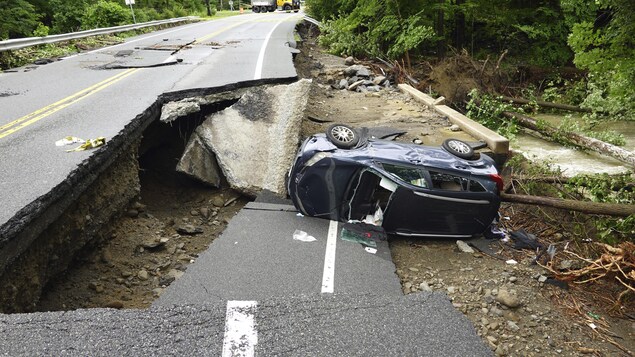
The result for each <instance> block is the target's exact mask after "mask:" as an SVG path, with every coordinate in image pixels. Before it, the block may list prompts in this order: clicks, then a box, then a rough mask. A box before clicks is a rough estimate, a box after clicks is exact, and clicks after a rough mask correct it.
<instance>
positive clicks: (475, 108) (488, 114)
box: [467, 89, 522, 139]
mask: <svg viewBox="0 0 635 357" xmlns="http://www.w3.org/2000/svg"><path fill="white" fill-rule="evenodd" d="M469 97H470V101H469V102H468V104H467V110H468V112H467V116H468V117H470V118H472V119H474V120H476V121H478V122H479V123H481V124H483V125H485V126H486V127H488V128H490V129H492V130H495V131H497V132H498V133H499V134H501V135H503V136H505V137H507V138H510V139H512V138H514V137H515V136H516V134H517V133H518V124H517V123H516V122H515V121H514V120H509V119H506V120H503V115H502V113H503V112H504V111H516V112H518V111H522V109H519V108H516V107H514V106H512V105H511V104H510V103H506V102H503V101H502V100H501V99H500V98H499V97H498V98H497V97H494V96H491V95H488V94H484V93H479V91H478V90H476V89H474V90H472V91H471V92H470V93H469Z"/></svg>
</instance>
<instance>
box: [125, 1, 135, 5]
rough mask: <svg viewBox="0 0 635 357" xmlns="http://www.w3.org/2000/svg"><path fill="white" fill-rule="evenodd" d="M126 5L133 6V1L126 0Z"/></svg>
mask: <svg viewBox="0 0 635 357" xmlns="http://www.w3.org/2000/svg"><path fill="white" fill-rule="evenodd" d="M126 5H134V0H126Z"/></svg>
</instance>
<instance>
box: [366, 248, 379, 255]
mask: <svg viewBox="0 0 635 357" xmlns="http://www.w3.org/2000/svg"><path fill="white" fill-rule="evenodd" d="M364 250H365V251H367V252H368V253H370V254H375V253H377V249H375V248H371V247H366V248H364Z"/></svg>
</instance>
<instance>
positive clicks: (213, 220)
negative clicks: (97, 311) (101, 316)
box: [0, 80, 288, 313]
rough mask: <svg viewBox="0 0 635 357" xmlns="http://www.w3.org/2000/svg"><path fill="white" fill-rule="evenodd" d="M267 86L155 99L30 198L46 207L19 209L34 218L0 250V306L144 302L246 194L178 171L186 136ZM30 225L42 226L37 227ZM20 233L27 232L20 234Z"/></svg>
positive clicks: (207, 241)
mask: <svg viewBox="0 0 635 357" xmlns="http://www.w3.org/2000/svg"><path fill="white" fill-rule="evenodd" d="M278 82H282V83H284V82H288V80H282V81H278ZM266 84H268V83H262V82H260V83H241V84H239V85H230V86H226V87H224V88H221V89H220V90H216V92H212V93H208V94H206V95H201V96H198V97H187V96H185V95H182V96H181V98H176V99H174V98H159V99H158V101H157V103H155V105H153V107H152V108H149V109H148V110H147V111H146V113H144V114H143V115H142V117H138V118H136V119H135V120H134V121H133V122H132V123H131V126H133V128H132V129H131V128H127V129H126V130H124V131H123V132H122V133H123V134H120V135H118V136H117V137H115V138H112V140H111V141H109V142H108V144H107V145H106V147H104V148H102V151H101V152H97V153H96V154H97V155H94V156H97V157H98V158H99V159H100V160H99V161H98V162H97V163H93V161H95V157H92V158H91V160H90V163H89V164H87V165H86V166H87V167H83V169H85V171H84V172H83V176H82V177H81V178H79V174H78V173H77V172H74V173H73V174H72V175H71V176H72V177H71V179H68V180H67V182H64V183H62V184H61V185H60V186H59V187H58V188H56V192H54V193H52V197H45V199H47V200H48V202H47V201H43V202H37V204H38V205H37V207H44V206H48V207H47V208H42V209H41V210H40V211H37V212H31V211H29V212H28V215H23V217H27V218H29V219H30V220H31V221H32V222H35V223H33V224H28V223H27V224H23V226H24V227H25V228H23V229H22V233H18V234H16V235H15V236H14V239H13V240H12V241H9V244H4V242H3V244H4V245H3V246H2V247H0V248H3V249H4V248H6V247H10V248H11V247H12V246H11V244H13V246H14V248H15V249H14V253H11V252H5V251H3V252H2V253H3V254H5V255H6V256H9V254H14V257H13V258H12V259H10V260H9V259H7V261H9V263H7V267H6V268H5V269H4V272H3V274H2V275H1V276H0V292H1V293H0V303H1V304H0V306H1V308H0V309H1V310H2V311H1V312H4V313H15V312H30V311H58V310H73V309H79V308H95V307H112V308H144V307H148V306H149V305H150V304H151V303H152V301H153V300H154V299H156V298H157V297H158V296H159V295H160V294H161V292H162V290H163V289H165V288H166V287H167V286H168V285H169V284H170V283H171V282H172V281H174V280H175V279H177V278H178V277H179V276H181V275H182V274H183V272H184V271H185V270H186V268H187V265H188V264H190V263H192V262H193V261H194V260H195V259H196V258H197V256H198V254H199V253H200V252H201V251H203V250H205V249H206V248H207V247H208V246H209V244H210V243H211V242H212V241H213V240H214V239H215V238H216V237H218V235H219V234H220V233H221V232H222V231H223V230H224V228H225V226H226V225H227V223H228V222H229V221H230V220H231V218H232V217H233V216H234V215H235V214H236V213H237V212H238V211H239V210H240V209H241V208H242V207H243V206H244V205H245V204H246V203H247V202H248V201H249V200H250V198H249V197H246V196H244V195H241V193H239V192H237V191H234V190H232V189H231V188H230V185H229V184H228V183H227V181H226V180H225V179H224V178H222V179H221V183H220V186H219V188H213V187H211V186H209V185H205V184H202V183H201V182H199V181H197V180H195V179H193V178H191V177H189V176H187V175H185V174H183V173H179V172H176V171H175V167H176V165H177V162H178V161H179V159H180V158H181V156H182V154H183V152H184V149H185V147H186V145H187V143H188V139H189V138H190V137H191V136H192V134H193V132H194V130H195V129H196V128H197V127H198V126H199V125H200V124H201V123H202V122H203V121H204V120H205V119H206V118H208V117H209V116H210V115H212V114H213V113H218V112H221V111H223V110H224V109H226V108H228V107H230V106H232V105H233V104H236V103H237V102H238V101H239V99H240V98H241V97H242V96H243V95H244V94H245V92H246V91H249V90H253V88H254V87H255V88H256V91H257V90H259V88H258V87H257V86H258V85H266ZM269 84H272V83H269ZM183 98H185V99H183ZM178 101H183V102H186V103H189V104H187V105H186V106H185V107H183V106H182V105H181V106H177V108H176V109H174V111H173V115H172V117H170V118H167V119H166V118H164V117H162V116H161V114H162V113H161V110H160V106H162V105H164V104H167V103H174V102H178ZM192 103H194V104H195V105H192ZM163 114H165V109H164V111H163ZM159 118H161V119H166V120H159ZM143 122H145V123H146V124H143ZM230 140H233V139H232V138H231V137H230ZM115 147H116V148H117V149H116V150H115V149H113V148H115ZM107 150H109V151H110V152H107ZM99 154H103V155H99ZM102 166H103V167H102ZM98 168H101V170H98ZM81 169H82V168H80V170H76V171H81ZM91 169H93V171H91ZM84 187H85V189H84ZM78 191H79V192H81V194H79V193H77V192H78ZM64 200H67V201H68V202H69V203H68V204H67V205H66V206H65V207H62V208H60V207H61V206H62V205H61V204H59V201H64ZM29 208H31V207H26V208H25V209H24V210H23V211H24V212H26V211H27V209H29ZM56 210H57V211H59V212H55V211H56ZM34 217H35V218H34ZM42 217H44V218H45V219H43V218H42ZM47 220H48V222H47ZM10 223H12V222H10ZM18 226H19V225H14V226H12V227H18ZM36 226H37V227H39V226H43V227H45V228H43V229H42V230H41V232H40V233H36V231H35V230H34V228H33V227H36ZM3 228H6V227H3ZM10 228H11V227H10ZM15 229H16V230H17V228H15ZM27 234H30V235H31V236H32V237H33V238H32V239H23V240H20V238H24V236H27ZM3 240H4V238H3ZM23 242H24V243H23ZM29 243H30V244H29ZM20 245H23V246H22V247H21V246H20ZM15 252H18V253H15Z"/></svg>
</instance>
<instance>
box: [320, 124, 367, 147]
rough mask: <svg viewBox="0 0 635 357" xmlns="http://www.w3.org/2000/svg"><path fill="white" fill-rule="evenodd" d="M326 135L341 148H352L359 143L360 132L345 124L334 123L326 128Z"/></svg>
mask: <svg viewBox="0 0 635 357" xmlns="http://www.w3.org/2000/svg"><path fill="white" fill-rule="evenodd" d="M326 137H327V138H329V140H330V141H331V142H332V143H333V144H334V145H335V146H337V147H338V148H340V149H350V148H352V147H354V146H355V145H357V143H359V134H358V133H357V131H355V129H353V128H351V127H350V126H348V125H344V124H333V125H331V126H329V128H328V129H326Z"/></svg>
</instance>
